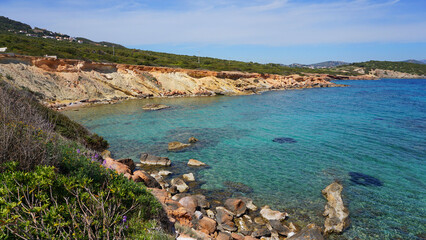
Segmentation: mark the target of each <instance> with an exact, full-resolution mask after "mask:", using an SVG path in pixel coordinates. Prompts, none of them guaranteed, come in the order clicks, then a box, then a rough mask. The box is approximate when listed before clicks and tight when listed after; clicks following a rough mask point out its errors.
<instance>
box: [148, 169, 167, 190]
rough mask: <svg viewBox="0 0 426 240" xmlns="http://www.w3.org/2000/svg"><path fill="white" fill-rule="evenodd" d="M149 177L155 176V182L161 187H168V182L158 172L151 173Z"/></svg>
mask: <svg viewBox="0 0 426 240" xmlns="http://www.w3.org/2000/svg"><path fill="white" fill-rule="evenodd" d="M151 177H153V178H155V180H157V182H158V183H159V184H160V185H161V187H162V188H167V187H169V184H168V183H167V182H166V181H164V178H163V177H162V176H161V175H159V174H158V173H154V174H151Z"/></svg>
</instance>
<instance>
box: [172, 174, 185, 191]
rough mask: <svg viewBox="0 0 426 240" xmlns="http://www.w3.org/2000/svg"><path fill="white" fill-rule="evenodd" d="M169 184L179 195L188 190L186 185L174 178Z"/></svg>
mask: <svg viewBox="0 0 426 240" xmlns="http://www.w3.org/2000/svg"><path fill="white" fill-rule="evenodd" d="M170 183H171V185H172V187H176V188H177V190H178V191H179V192H181V193H183V192H186V191H188V190H189V187H188V185H186V183H185V182H184V181H183V180H182V179H180V178H174V179H172V181H171V182H170Z"/></svg>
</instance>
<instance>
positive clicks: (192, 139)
mask: <svg viewBox="0 0 426 240" xmlns="http://www.w3.org/2000/svg"><path fill="white" fill-rule="evenodd" d="M188 142H189V143H196V142H198V139H196V138H195V137H190V138H189V139H188Z"/></svg>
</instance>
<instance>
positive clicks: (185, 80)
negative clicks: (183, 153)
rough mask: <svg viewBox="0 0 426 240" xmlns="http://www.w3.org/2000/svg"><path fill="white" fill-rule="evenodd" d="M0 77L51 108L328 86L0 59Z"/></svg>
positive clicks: (295, 79)
mask: <svg viewBox="0 0 426 240" xmlns="http://www.w3.org/2000/svg"><path fill="white" fill-rule="evenodd" d="M0 74H2V75H3V79H5V80H6V81H9V82H11V83H13V84H15V85H17V86H20V87H25V88H28V89H29V90H31V91H33V92H36V93H39V95H40V96H42V98H43V99H44V100H45V101H46V102H50V103H53V102H55V103H63V102H67V101H68V102H71V101H82V102H87V101H95V100H114V99H128V98H145V97H168V96H212V95H218V94H220V95H242V94H253V93H257V92H261V91H268V90H275V89H277V90H279V89H295V88H313V87H333V86H336V84H334V83H332V82H330V81H329V80H331V79H334V78H333V77H332V76H328V75H310V76H299V75H289V76H281V75H273V74H257V73H242V72H215V71H204V70H190V69H179V68H166V67H150V66H138V65H126V64H113V63H96V62H87V61H80V60H71V59H51V58H42V57H29V56H7V55H0Z"/></svg>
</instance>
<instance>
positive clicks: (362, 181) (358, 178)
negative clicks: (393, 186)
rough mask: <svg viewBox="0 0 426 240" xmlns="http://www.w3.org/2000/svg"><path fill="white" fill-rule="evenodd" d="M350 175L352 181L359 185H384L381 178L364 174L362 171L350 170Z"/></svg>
mask: <svg viewBox="0 0 426 240" xmlns="http://www.w3.org/2000/svg"><path fill="white" fill-rule="evenodd" d="M349 176H350V177H351V179H350V180H351V182H353V183H356V184H358V185H363V186H377V187H381V186H383V183H382V181H380V180H379V179H377V178H375V177H373V176H370V175H367V174H364V173H360V172H349Z"/></svg>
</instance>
